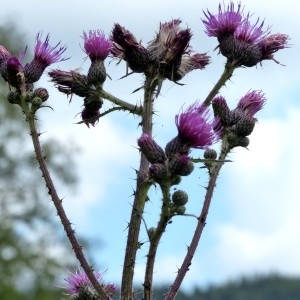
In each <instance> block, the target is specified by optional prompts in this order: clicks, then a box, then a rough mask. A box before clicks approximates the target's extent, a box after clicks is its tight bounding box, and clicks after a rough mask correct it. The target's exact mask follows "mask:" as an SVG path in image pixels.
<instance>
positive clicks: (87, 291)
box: [65, 270, 117, 299]
mask: <svg viewBox="0 0 300 300" xmlns="http://www.w3.org/2000/svg"><path fill="white" fill-rule="evenodd" d="M94 275H95V277H96V279H97V280H98V281H99V282H100V281H101V280H102V278H103V274H101V273H98V272H94ZM65 281H66V282H67V284H66V285H65V290H66V292H67V294H68V295H70V298H71V299H77V297H78V296H79V295H80V296H82V297H84V296H86V297H87V299H89V296H90V295H93V294H96V291H95V290H94V288H93V285H92V284H91V282H90V280H89V279H88V277H87V275H86V274H85V272H83V271H81V270H78V271H76V272H75V273H71V272H70V273H69V276H68V277H67V278H65ZM101 285H102V286H103V287H104V289H105V291H106V293H107V294H108V295H110V296H112V295H113V294H115V292H116V290H117V289H116V286H115V285H114V284H111V283H108V284H103V283H101ZM84 299H85V298H84Z"/></svg>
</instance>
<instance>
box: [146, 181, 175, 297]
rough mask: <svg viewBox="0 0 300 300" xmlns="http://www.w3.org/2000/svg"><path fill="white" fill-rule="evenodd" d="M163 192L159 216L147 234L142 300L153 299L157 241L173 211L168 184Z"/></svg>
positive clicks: (163, 188)
mask: <svg viewBox="0 0 300 300" xmlns="http://www.w3.org/2000/svg"><path fill="white" fill-rule="evenodd" d="M161 189H162V193H163V203H162V209H161V214H160V218H159V221H158V224H157V226H156V228H155V229H154V231H153V233H152V234H150V235H149V240H150V247H149V251H148V255H147V264H146V271H145V280H144V300H152V299H153V291H152V287H153V271H154V263H155V258H156V253H157V249H158V245H159V242H160V240H161V237H162V235H163V233H164V232H165V230H166V227H167V225H168V223H169V221H170V220H171V218H172V216H173V213H172V212H171V211H170V205H169V204H170V186H169V185H166V186H162V187H161Z"/></svg>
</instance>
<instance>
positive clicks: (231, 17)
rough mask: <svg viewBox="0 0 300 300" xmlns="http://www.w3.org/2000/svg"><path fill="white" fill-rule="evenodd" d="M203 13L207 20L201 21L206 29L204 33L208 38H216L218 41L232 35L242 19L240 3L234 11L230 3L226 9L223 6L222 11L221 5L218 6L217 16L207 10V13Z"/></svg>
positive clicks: (232, 4)
mask: <svg viewBox="0 0 300 300" xmlns="http://www.w3.org/2000/svg"><path fill="white" fill-rule="evenodd" d="M203 13H204V15H205V17H206V19H207V20H204V19H202V22H203V23H204V25H205V27H206V31H205V33H206V34H207V35H208V36H214V37H216V38H218V40H219V39H221V38H222V37H224V36H227V35H232V34H234V32H235V31H236V29H237V28H238V26H239V25H240V24H241V22H242V19H243V16H242V10H241V4H240V3H239V4H238V8H237V10H236V11H235V9H234V3H233V2H230V4H229V5H228V6H227V9H226V8H225V5H224V7H223V10H222V7H221V4H219V14H217V15H213V14H212V13H211V12H210V11H209V10H207V13H206V12H205V11H203Z"/></svg>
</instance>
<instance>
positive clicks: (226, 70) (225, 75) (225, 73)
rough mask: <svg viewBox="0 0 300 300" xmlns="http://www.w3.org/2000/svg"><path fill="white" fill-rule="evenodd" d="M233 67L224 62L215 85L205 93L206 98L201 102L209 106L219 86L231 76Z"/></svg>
mask: <svg viewBox="0 0 300 300" xmlns="http://www.w3.org/2000/svg"><path fill="white" fill-rule="evenodd" d="M235 68H236V67H234V66H233V65H231V64H229V63H228V62H227V63H226V65H225V68H224V71H223V73H222V75H221V77H220V78H219V80H218V82H217V83H216V84H215V86H214V87H213V89H212V90H211V91H210V93H209V94H208V95H207V97H206V99H205V100H204V102H203V104H204V105H205V106H209V105H210V104H211V101H212V100H213V98H214V97H215V96H216V95H217V94H218V93H219V91H220V89H221V87H222V86H223V85H225V83H226V82H227V80H229V79H230V78H231V76H232V74H233V71H234V70H235Z"/></svg>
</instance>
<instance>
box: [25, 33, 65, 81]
mask: <svg viewBox="0 0 300 300" xmlns="http://www.w3.org/2000/svg"><path fill="white" fill-rule="evenodd" d="M41 38H42V33H38V34H37V36H36V44H35V47H34V58H33V60H32V61H31V62H30V63H28V64H26V65H25V67H24V70H25V77H26V82H27V83H34V82H36V81H38V80H39V79H40V77H41V76H42V74H43V72H44V71H45V69H46V68H47V67H48V66H50V65H51V64H53V63H56V62H59V61H64V60H67V59H68V58H62V57H61V56H62V54H63V53H64V52H65V51H66V47H65V46H64V47H60V46H59V45H60V43H57V44H56V45H55V46H54V47H52V46H51V45H50V44H49V38H50V37H49V34H48V35H47V36H46V39H45V40H44V41H43V42H42V40H41Z"/></svg>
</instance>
